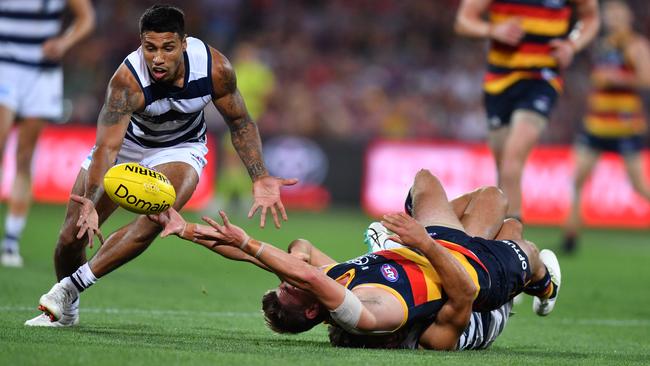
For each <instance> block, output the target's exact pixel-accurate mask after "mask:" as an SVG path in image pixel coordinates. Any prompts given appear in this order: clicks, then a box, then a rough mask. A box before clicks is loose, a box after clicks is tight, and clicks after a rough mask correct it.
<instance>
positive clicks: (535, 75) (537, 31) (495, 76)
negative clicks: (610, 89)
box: [483, 0, 571, 94]
mask: <svg viewBox="0 0 650 366" xmlns="http://www.w3.org/2000/svg"><path fill="white" fill-rule="evenodd" d="M569 1H570V0H495V1H494V2H492V4H490V7H489V21H490V23H491V24H492V25H495V24H499V23H502V22H504V21H507V20H509V19H512V18H516V19H519V20H520V24H521V26H522V28H523V30H524V32H525V35H524V38H523V39H522V40H521V42H520V43H519V44H518V45H517V46H509V45H506V44H503V43H500V42H497V41H494V40H493V41H492V42H491V44H490V49H489V51H488V56H487V61H488V69H487V73H486V74H485V79H484V84H483V88H484V90H485V91H486V92H487V93H489V94H499V93H501V92H503V91H504V90H505V89H507V88H508V87H509V86H511V85H513V84H514V83H516V82H517V81H519V80H528V79H542V80H546V81H548V82H549V83H550V84H551V86H553V88H554V89H555V90H557V91H558V92H561V91H562V83H563V82H562V78H561V77H560V75H559V70H558V64H557V60H556V59H555V58H553V56H552V55H551V47H550V45H549V43H550V42H551V40H553V39H556V38H565V37H566V36H567V34H568V32H569V26H570V18H571V7H570V6H569Z"/></svg>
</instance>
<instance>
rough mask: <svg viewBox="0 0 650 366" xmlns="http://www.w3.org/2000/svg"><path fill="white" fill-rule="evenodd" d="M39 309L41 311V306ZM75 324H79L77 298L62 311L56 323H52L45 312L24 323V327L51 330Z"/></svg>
mask: <svg viewBox="0 0 650 366" xmlns="http://www.w3.org/2000/svg"><path fill="white" fill-rule="evenodd" d="M39 309H41V306H39ZM41 310H42V309H41ZM77 324H79V298H78V297H77V299H76V300H75V301H74V302H73V303H72V304H70V306H69V307H67V308H66V309H65V310H64V312H63V315H62V316H61V319H59V320H58V321H52V319H51V318H50V315H49V314H48V313H47V312H44V313H42V314H41V315H38V316H37V317H35V318H33V319H29V320H27V321H26V322H25V325H26V326H28V327H53V328H60V327H71V326H74V325H77Z"/></svg>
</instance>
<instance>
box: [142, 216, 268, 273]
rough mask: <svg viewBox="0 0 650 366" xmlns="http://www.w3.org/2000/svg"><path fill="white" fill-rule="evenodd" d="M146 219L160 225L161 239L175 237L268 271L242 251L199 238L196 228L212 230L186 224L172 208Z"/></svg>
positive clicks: (198, 225) (206, 228)
mask: <svg viewBox="0 0 650 366" xmlns="http://www.w3.org/2000/svg"><path fill="white" fill-rule="evenodd" d="M147 217H148V218H149V220H151V221H153V222H155V223H156V224H158V225H160V226H161V227H162V228H163V230H162V232H161V233H160V237H161V238H165V237H167V236H170V235H176V236H178V237H179V238H181V239H185V240H188V241H191V242H194V243H196V244H199V245H201V246H204V247H206V248H207V249H209V250H211V251H213V252H215V253H217V254H219V255H221V256H223V257H226V258H228V259H232V260H235V261H244V262H250V263H253V264H254V265H256V266H258V267H260V268H262V269H264V270H267V271H268V270H269V269H268V268H267V267H266V266H265V265H264V264H262V263H261V262H260V261H258V260H257V259H255V258H253V257H252V256H250V255H248V254H246V253H245V252H244V251H242V250H241V249H239V248H235V247H232V246H227V245H221V244H220V243H219V242H217V241H215V240H213V239H208V238H200V237H199V235H198V234H197V233H196V228H197V227H203V229H204V230H206V231H210V230H213V229H212V228H211V227H209V226H205V225H201V224H196V223H188V222H187V221H185V219H184V218H183V217H182V216H181V214H180V213H178V211H176V210H175V209H174V208H173V207H171V208H169V209H167V210H166V211H164V212H161V213H159V214H156V215H147Z"/></svg>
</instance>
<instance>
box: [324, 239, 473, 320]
mask: <svg viewBox="0 0 650 366" xmlns="http://www.w3.org/2000/svg"><path fill="white" fill-rule="evenodd" d="M441 244H442V243H441ZM443 245H444V244H443ZM444 246H445V247H447V248H448V250H449V252H450V253H451V254H452V255H453V256H454V257H456V259H457V260H458V261H459V262H460V263H461V264H462V265H463V267H464V268H465V269H466V270H467V273H469V275H470V277H471V278H472V280H473V282H474V283H475V284H476V285H477V287H479V280H478V274H477V271H476V269H475V267H474V266H473V265H472V264H471V263H470V262H469V261H468V259H467V257H466V256H465V255H463V254H461V253H460V252H458V251H456V250H453V249H449V248H455V246H456V244H452V243H448V245H444ZM457 247H458V248H461V250H464V251H467V250H466V249H462V247H460V246H457ZM467 252H469V251H467ZM469 253H471V252H469ZM325 273H326V274H327V276H329V277H330V278H332V279H334V280H336V281H345V287H346V288H348V289H349V290H352V289H354V288H361V287H376V288H381V289H384V290H386V291H388V292H390V293H391V294H393V295H394V296H395V297H396V298H397V299H398V300H399V301H400V302H401V303H402V310H403V311H404V322H403V323H402V324H401V325H400V326H399V327H397V328H396V329H395V330H397V329H400V328H401V327H403V326H404V325H405V324H407V323H408V324H412V323H414V322H426V321H431V320H432V319H434V318H435V316H436V314H437V313H438V311H439V310H440V308H441V307H442V305H443V304H444V302H445V301H446V300H447V296H446V295H445V293H444V292H443V289H442V285H441V281H440V276H439V275H438V273H437V272H436V270H435V269H434V268H433V266H432V265H431V263H430V262H429V261H428V260H427V259H426V258H425V257H424V256H422V255H421V254H419V253H417V252H415V251H413V250H412V249H409V248H398V249H390V250H383V251H379V252H375V253H369V254H366V255H363V256H361V257H357V258H355V259H352V260H349V261H347V262H344V263H338V264H333V265H331V266H330V267H327V268H325ZM477 294H478V291H477Z"/></svg>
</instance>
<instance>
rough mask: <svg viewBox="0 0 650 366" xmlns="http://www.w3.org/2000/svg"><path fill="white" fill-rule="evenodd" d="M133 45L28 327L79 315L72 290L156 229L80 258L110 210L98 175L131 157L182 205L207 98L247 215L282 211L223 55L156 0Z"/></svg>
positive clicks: (126, 231)
mask: <svg viewBox="0 0 650 366" xmlns="http://www.w3.org/2000/svg"><path fill="white" fill-rule="evenodd" d="M140 39H141V46H140V48H138V50H136V51H135V52H133V53H131V54H130V55H128V56H127V57H126V59H125V60H124V62H123V63H122V64H121V65H120V66H119V68H118V69H117V71H116V72H115V74H114V75H113V77H112V78H111V81H110V83H109V85H108V90H107V92H106V100H105V102H104V106H103V107H102V109H101V111H100V113H99V117H98V124H97V126H98V127H97V139H96V144H95V147H94V149H93V151H92V152H91V154H90V156H89V157H88V158H87V159H86V161H84V162H83V164H82V167H81V170H80V172H79V175H78V177H77V180H76V182H75V184H74V187H73V189H72V194H71V201H70V203H69V205H68V211H67V213H66V218H65V222H64V224H63V228H62V229H61V233H60V236H59V240H58V243H57V246H56V250H55V255H54V259H55V260H54V262H55V268H56V275H57V279H58V280H59V282H58V283H57V284H55V285H54V287H52V289H51V290H50V291H49V292H48V293H47V294H45V295H43V296H42V297H41V299H40V307H39V308H40V309H41V310H42V311H43V314H41V315H39V316H37V317H36V318H34V319H31V320H28V321H27V322H26V325H29V326H70V325H74V324H76V323H78V321H79V315H78V314H79V294H80V293H81V292H82V291H84V290H85V289H86V288H88V287H89V286H91V285H92V284H93V283H94V282H95V281H97V279H99V278H101V277H102V276H104V275H106V274H108V273H109V272H111V271H113V270H115V269H117V268H118V267H120V266H121V265H123V264H124V263H126V262H128V261H130V260H131V259H133V258H135V257H137V256H138V255H139V254H140V253H142V252H143V251H144V250H146V249H147V247H148V246H149V244H151V242H152V241H153V240H154V238H155V237H156V236H157V235H158V233H159V232H160V230H161V227H160V226H159V225H158V224H156V223H154V222H152V221H150V220H149V219H148V218H147V217H146V216H138V217H137V218H136V219H135V220H134V221H132V222H131V223H130V224H128V225H126V226H124V227H122V228H120V229H119V230H117V231H116V232H114V233H113V234H111V235H110V237H109V238H108V239H107V240H106V242H105V243H104V244H103V245H102V247H101V248H100V249H99V250H98V252H97V254H96V255H95V256H94V257H93V258H92V259H91V260H90V261H86V257H85V247H86V245H91V246H92V244H93V237H94V236H95V235H98V236H99V239H100V241H102V242H103V238H102V235H101V232H100V231H99V226H100V225H101V224H102V223H103V222H104V221H105V220H106V219H107V218H108V217H109V216H110V215H111V213H112V212H113V211H114V210H115V209H116V207H117V206H116V204H115V203H114V202H112V201H111V200H110V199H109V198H108V196H107V195H106V194H105V192H104V191H103V188H102V183H101V182H102V178H103V176H104V174H105V173H106V171H107V170H108V169H109V168H110V167H111V166H112V165H113V164H115V163H122V162H129V161H136V162H140V163H141V164H143V165H145V166H149V167H152V168H155V169H156V170H158V171H160V172H161V173H163V174H165V175H166V176H167V177H168V178H169V180H170V181H171V183H172V185H173V186H174V188H175V190H176V202H175V203H174V207H175V208H176V209H179V210H180V209H181V208H182V207H183V205H184V204H185V203H186V202H187V201H188V200H189V199H190V197H191V196H192V193H193V192H194V190H195V188H196V186H197V183H198V181H199V177H200V175H201V171H202V169H203V168H204V167H205V164H206V160H205V155H206V153H207V148H206V123H205V116H204V113H203V109H204V108H205V107H206V106H207V105H208V104H210V103H212V104H214V106H215V107H216V108H217V110H218V111H219V112H220V113H221V115H222V116H223V118H224V120H225V121H226V123H227V125H228V127H229V129H230V132H231V136H232V144H233V146H234V147H235V149H236V150H237V152H238V154H239V156H240V157H241V160H242V161H243V163H244V165H245V166H246V168H247V169H248V173H249V175H250V177H251V179H252V181H253V196H254V203H253V207H252V208H251V210H250V212H249V217H252V216H253V215H254V214H255V212H256V211H258V210H259V209H261V219H260V225H261V226H262V227H264V225H265V219H266V214H267V211H270V212H271V214H272V216H273V220H274V223H275V225H276V227H279V226H280V217H282V218H283V219H284V220H286V219H287V216H286V212H285V209H284V207H283V205H282V202H281V200H280V187H282V186H283V185H290V184H295V183H296V180H295V179H282V178H277V177H272V176H270V175H269V174H268V171H267V169H266V167H265V165H264V160H263V158H262V149H261V141H260V137H259V133H258V130H257V126H256V125H255V123H254V122H253V121H252V120H251V118H250V117H249V115H248V112H247V110H246V106H245V104H244V101H243V100H242V97H241V95H240V93H239V91H238V90H237V81H236V77H235V72H234V70H233V69H232V67H231V65H230V63H229V62H228V60H227V59H226V58H225V57H224V56H223V55H222V54H221V53H219V52H218V51H217V50H215V49H214V48H212V47H210V46H209V45H207V44H205V43H204V42H202V41H201V40H199V39H196V38H192V37H187V36H186V35H185V31H184V15H183V13H182V11H181V10H179V9H178V8H175V7H172V6H160V5H155V6H152V7H151V8H149V9H147V10H146V12H145V13H144V14H143V15H142V17H141V19H140Z"/></svg>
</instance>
